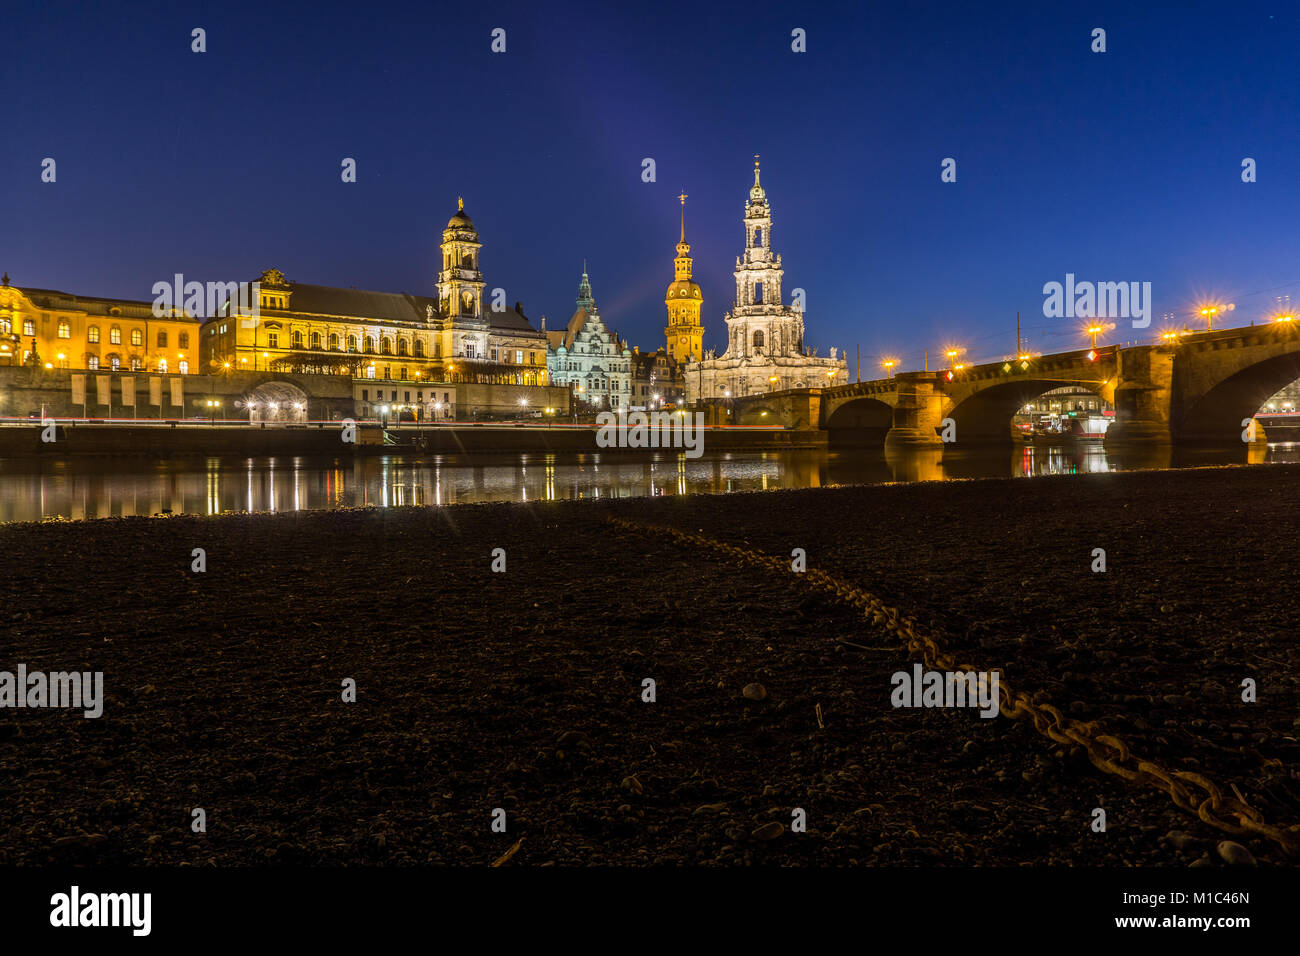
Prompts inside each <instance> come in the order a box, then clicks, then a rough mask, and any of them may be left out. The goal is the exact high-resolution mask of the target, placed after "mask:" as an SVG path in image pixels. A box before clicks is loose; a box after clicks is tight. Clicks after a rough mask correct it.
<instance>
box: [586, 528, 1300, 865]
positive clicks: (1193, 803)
mask: <svg viewBox="0 0 1300 956" xmlns="http://www.w3.org/2000/svg"><path fill="white" fill-rule="evenodd" d="M606 520H607V521H609V522H610V523H611V524H613V525H615V526H617V527H620V528H623V529H624V530H626V531H630V532H634V533H638V534H648V535H660V534H667V535H669V536H671V537H672V538H674V539H676V540H677V541H679V542H681V543H683V544H690V545H694V546H696V547H701V548H706V549H708V550H710V551H714V552H717V553H720V554H724V555H727V556H728V557H731V558H734V559H736V560H737V561H739V562H741V563H742V564H747V565H750V566H752V567H759V568H764V569H767V570H770V571H773V572H776V573H779V574H788V573H789V572H790V567H789V565H788V563H787V562H786V561H785V560H784V559H782V558H777V557H773V556H771V555H767V554H763V553H762V552H759V551H751V550H747V549H745V548H739V547H736V546H735V545H731V544H727V543H726V542H724V541H718V540H716V539H714V538H707V537H704V536H703V535H695V534H687V533H686V532H684V531H679V530H677V529H676V528H668V527H652V526H650V525H643V524H637V523H635V522H631V521H626V520H624V519H621V518H607V519H606ZM794 577H795V578H796V579H797V580H798V581H800V582H801V583H803V584H804V585H805V586H807V587H808V588H810V589H811V590H814V591H820V592H822V593H826V594H831V595H833V596H835V597H836V598H838V599H839V600H840V601H842V602H844V603H846V604H850V605H852V606H854V607H856V608H858V609H859V610H861V611H862V613H863V616H864V617H865V618H866V619H867V620H868V621H869V622H870V623H872V624H874V625H876V626H877V627H879V628H881V629H883V630H885V631H888V632H889V633H891V634H893V635H894V636H896V637H898V638H901V639H902V641H903V642H904V643H905V644H906V645H907V650H908V653H909V654H912V655H914V656H917V657H919V658H920V659H921V660H922V661H923V662H924V664H925V666H926V669H927V670H939V671H976V670H980V668H976V667H973V666H971V665H969V664H964V663H958V662H957V660H956V659H955V658H954V657H953V655H952V654H951V653H950V652H949V651H947V650H945V649H944V648H943V646H942V645H941V644H940V643H939V642H938V641H937V640H935V638H934V637H932V636H931V635H929V634H926V633H924V632H923V631H921V630H920V629H918V627H917V624H916V621H914V620H913V619H912V618H910V617H908V616H906V615H905V614H903V613H902V612H901V611H900V610H899V609H898V608H895V607H890V606H889V605H887V604H885V602H884V601H882V600H881V599H880V598H878V597H876V596H875V595H874V594H871V593H869V592H867V591H863V590H862V589H860V588H856V587H854V586H853V585H851V584H848V583H846V582H844V581H841V580H839V579H837V578H834V577H832V576H831V575H829V574H827V573H826V572H824V571H819V570H816V569H812V570H809V571H806V572H804V573H802V574H798V575H794ZM997 674H998V684H999V688H1000V693H999V709H1000V711H1001V713H1002V715H1003V716H1004V717H1009V718H1011V719H1012V720H1022V719H1025V718H1028V719H1029V720H1030V722H1031V723H1032V724H1033V726H1034V729H1035V730H1037V731H1038V732H1039V733H1040V734H1042V735H1043V736H1045V737H1048V738H1049V739H1051V740H1053V741H1055V742H1056V743H1059V744H1066V745H1073V746H1078V747H1082V748H1083V749H1084V751H1085V752H1086V753H1087V755H1088V759H1089V760H1090V761H1091V762H1092V765H1093V766H1094V767H1096V768H1097V769H1098V770H1101V771H1102V772H1104V773H1109V774H1114V775H1115V776H1118V777H1122V778H1124V779H1125V780H1127V781H1128V782H1130V783H1133V784H1137V785H1139V786H1148V787H1154V788H1156V789H1158V790H1164V791H1165V792H1166V793H1168V794H1169V797H1170V799H1172V800H1173V802H1174V804H1175V805H1176V806H1178V807H1179V808H1181V809H1183V810H1186V811H1189V812H1191V813H1194V814H1196V816H1197V817H1199V818H1200V819H1201V820H1202V821H1204V822H1205V823H1208V824H1209V825H1210V826H1212V827H1215V828H1216V829H1218V830H1221V831H1223V832H1224V833H1230V834H1232V835H1234V836H1242V837H1262V838H1264V839H1267V840H1271V841H1272V842H1273V843H1276V844H1277V845H1278V846H1279V847H1280V848H1281V849H1282V851H1283V852H1284V853H1286V854H1287V855H1288V856H1293V855H1296V854H1300V825H1296V826H1290V827H1276V826H1272V825H1270V824H1269V823H1267V822H1265V820H1264V818H1263V816H1262V814H1260V812H1259V811H1258V810H1256V809H1255V808H1254V807H1252V806H1251V805H1250V804H1249V803H1247V802H1246V800H1245V798H1244V797H1243V796H1242V795H1241V792H1240V791H1239V790H1238V789H1237V788H1236V787H1235V786H1234V787H1232V791H1233V792H1232V794H1225V793H1224V792H1223V790H1222V788H1220V787H1219V786H1218V785H1217V784H1216V783H1214V781H1212V780H1210V779H1208V778H1207V777H1205V776H1203V775H1201V774H1199V773H1193V772H1191V771H1188V770H1175V771H1169V770H1166V769H1165V768H1163V767H1161V766H1160V765H1158V764H1155V763H1152V762H1151V761H1149V760H1144V759H1142V758H1141V757H1139V756H1137V755H1135V754H1134V753H1133V752H1132V751H1131V750H1130V749H1129V746H1128V744H1126V743H1125V742H1124V741H1123V740H1120V739H1119V738H1118V737H1115V736H1114V735H1112V734H1107V733H1103V732H1101V729H1100V726H1099V724H1098V722H1097V721H1079V720H1074V719H1072V718H1069V717H1066V716H1064V715H1063V714H1062V713H1061V711H1060V710H1058V709H1057V708H1056V707H1054V706H1053V705H1052V704H1051V703H1049V702H1047V701H1046V700H1041V699H1040V700H1038V701H1035V700H1034V699H1033V697H1032V696H1031V695H1030V694H1028V693H1026V692H1024V691H1020V690H1015V689H1013V688H1012V687H1011V686H1010V685H1008V684H1007V682H1006V681H1005V680H1003V679H1002V673H1001V671H1000V670H998V671H997Z"/></svg>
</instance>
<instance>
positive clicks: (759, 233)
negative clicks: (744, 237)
mask: <svg viewBox="0 0 1300 956" xmlns="http://www.w3.org/2000/svg"><path fill="white" fill-rule="evenodd" d="M732 235H735V233H732ZM762 244H763V227H762V226H758V227H756V228H755V229H754V245H756V246H761V245H762Z"/></svg>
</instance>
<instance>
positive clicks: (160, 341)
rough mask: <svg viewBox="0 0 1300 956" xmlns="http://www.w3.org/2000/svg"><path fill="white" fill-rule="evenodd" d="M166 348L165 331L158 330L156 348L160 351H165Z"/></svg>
mask: <svg viewBox="0 0 1300 956" xmlns="http://www.w3.org/2000/svg"><path fill="white" fill-rule="evenodd" d="M166 347H167V333H166V332H165V331H163V330H162V329H159V330H158V348H160V349H165V348H166Z"/></svg>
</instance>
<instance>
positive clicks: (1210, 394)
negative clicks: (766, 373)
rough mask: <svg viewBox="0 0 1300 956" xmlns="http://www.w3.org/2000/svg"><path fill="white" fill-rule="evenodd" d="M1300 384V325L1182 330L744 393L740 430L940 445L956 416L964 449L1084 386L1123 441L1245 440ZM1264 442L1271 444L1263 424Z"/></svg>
mask: <svg viewBox="0 0 1300 956" xmlns="http://www.w3.org/2000/svg"><path fill="white" fill-rule="evenodd" d="M1297 379H1300V323H1294V322H1277V323H1271V324H1268V325H1259V326H1250V327H1248V328H1240V329H1223V330H1218V331H1214V332H1198V333H1191V334H1186V335H1182V336H1180V337H1179V339H1178V340H1177V341H1174V342H1170V343H1168V344H1161V345H1142V346H1133V347H1129V348H1121V347H1119V346H1114V345H1112V346H1106V347H1102V348H1098V349H1096V350H1079V351H1074V352H1059V353H1055V354H1051V355H1036V356H1032V357H1029V358H1027V359H1025V360H1023V361H1017V360H1008V361H1003V362H991V363H988V364H984V365H972V366H967V367H965V368H962V369H959V370H953V371H948V370H943V371H937V372H900V373H899V374H897V375H895V376H893V377H892V378H888V379H877V380H874V381H867V382H855V383H852V384H849V385H839V386H832V387H830V388H811V389H790V390H787V391H781V392H769V393H766V394H762V395H750V396H745V397H742V398H737V399H735V400H734V411H733V414H734V417H733V419H732V420H733V421H734V422H735V423H736V424H738V425H776V424H781V425H785V426H787V427H790V428H821V429H825V430H827V431H829V432H830V433H831V435H832V437H839V438H847V439H851V440H853V441H855V442H858V443H867V444H875V443H880V444H883V445H886V446H890V447H906V446H938V445H942V444H943V441H942V439H941V438H940V431H941V429H943V425H944V421H945V420H946V419H950V420H951V421H952V423H953V424H952V427H951V428H950V429H949V431H950V432H952V433H953V434H954V438H955V441H956V442H957V443H958V444H962V443H970V444H982V445H987V444H1003V443H1009V442H1010V441H1012V437H1013V436H1012V426H1011V419H1012V416H1014V415H1015V413H1016V412H1017V411H1018V410H1019V409H1020V408H1022V407H1024V406H1025V405H1026V404H1028V403H1029V402H1032V401H1034V399H1036V398H1037V397H1038V396H1040V395H1042V394H1043V393H1044V392H1047V391H1050V390H1051V389H1054V388H1060V387H1062V386H1067V385H1073V386H1077V387H1080V388H1083V389H1087V390H1089V391H1092V392H1095V393H1097V394H1098V395H1099V396H1101V398H1103V399H1104V400H1105V401H1107V402H1109V403H1111V404H1113V405H1114V406H1115V421H1114V423H1113V424H1112V425H1111V427H1110V429H1109V431H1108V432H1107V435H1106V441H1107V443H1108V444H1111V443H1129V442H1142V443H1151V442H1155V443H1163V444H1173V443H1178V444H1218V445H1226V444H1232V443H1234V442H1240V441H1241V436H1242V430H1243V428H1244V426H1243V424H1242V423H1243V421H1245V420H1247V419H1250V418H1251V417H1252V416H1253V415H1254V414H1255V412H1256V411H1258V410H1259V408H1260V406H1262V405H1263V404H1264V403H1265V402H1266V401H1267V400H1268V399H1269V397H1270V396H1272V395H1274V394H1275V393H1277V392H1278V391H1279V390H1280V389H1282V388H1283V387H1285V386H1286V385H1288V384H1289V383H1291V382H1293V381H1296V380H1297ZM1255 438H1256V441H1263V431H1262V428H1258V427H1257V429H1256V436H1255Z"/></svg>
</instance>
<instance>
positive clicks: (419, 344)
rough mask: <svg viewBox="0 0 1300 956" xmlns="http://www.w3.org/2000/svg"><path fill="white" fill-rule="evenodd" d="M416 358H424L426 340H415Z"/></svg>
mask: <svg viewBox="0 0 1300 956" xmlns="http://www.w3.org/2000/svg"><path fill="white" fill-rule="evenodd" d="M415 357H416V358H424V339H416V340H415Z"/></svg>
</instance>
